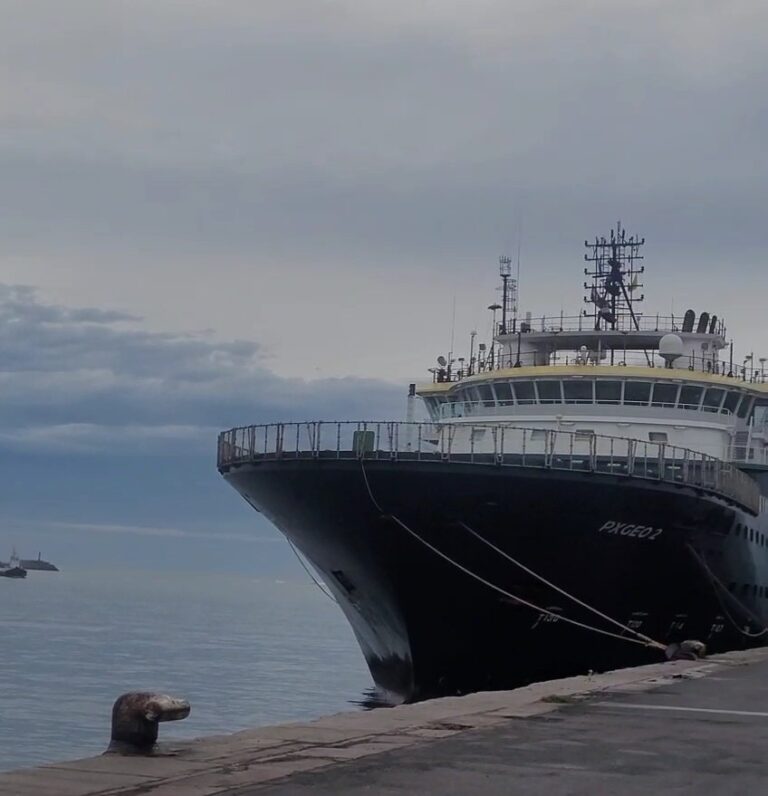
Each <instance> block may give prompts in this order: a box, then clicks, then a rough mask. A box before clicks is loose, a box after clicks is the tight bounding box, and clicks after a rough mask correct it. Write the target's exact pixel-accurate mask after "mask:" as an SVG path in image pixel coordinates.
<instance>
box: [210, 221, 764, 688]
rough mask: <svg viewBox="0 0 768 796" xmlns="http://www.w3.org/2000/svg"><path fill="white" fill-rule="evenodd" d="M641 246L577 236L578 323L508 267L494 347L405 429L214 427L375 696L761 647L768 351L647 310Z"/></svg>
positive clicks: (702, 319) (440, 388)
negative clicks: (353, 648)
mask: <svg viewBox="0 0 768 796" xmlns="http://www.w3.org/2000/svg"><path fill="white" fill-rule="evenodd" d="M644 244H645V239H644V238H640V237H638V236H636V235H629V234H628V233H627V231H626V230H625V229H623V228H622V227H621V225H617V226H616V227H615V228H614V229H612V230H611V232H610V234H609V235H608V236H598V237H595V238H594V239H592V240H591V241H586V242H585V246H586V251H585V253H584V261H585V262H584V263H582V267H583V268H584V296H583V302H584V303H582V305H581V308H580V311H579V312H577V313H576V314H573V315H565V314H564V313H563V312H560V313H559V314H556V315H554V316H546V315H545V316H542V317H536V318H534V317H533V316H532V313H530V312H526V313H525V314H522V313H520V312H519V311H518V284H519V282H518V280H519V262H518V264H517V268H518V270H517V271H516V272H515V273H513V266H512V261H511V259H510V258H509V257H502V258H500V260H499V275H500V284H499V288H498V289H499V291H500V292H499V294H497V297H496V301H494V303H493V304H491V305H490V306H489V310H491V312H492V313H493V317H492V318H489V323H490V322H492V333H491V334H490V335H489V338H488V341H487V343H480V344H478V345H477V346H476V345H475V343H476V334H475V333H472V334H471V335H470V336H469V340H468V348H469V350H468V355H467V356H463V357H459V356H456V355H455V354H454V353H453V352H446V353H445V354H444V355H441V356H439V357H438V358H437V360H436V363H435V366H434V367H431V368H429V369H428V371H427V372H429V373H430V376H429V378H428V379H427V380H425V383H424V384H421V385H416V384H411V385H409V390H408V398H407V407H408V408H407V411H406V415H405V420H404V421H376V420H371V421H339V422H336V421H334V422H327V421H313V422H305V423H279V422H278V423H271V424H262V425H250V426H243V427H238V428H233V429H229V430H227V431H224V432H222V433H221V434H220V435H219V438H218V470H219V472H220V473H221V475H222V476H223V477H224V479H225V480H226V481H227V483H229V484H230V485H231V486H232V487H234V489H235V490H236V491H237V492H238V493H239V494H240V495H241V496H242V497H243V498H244V499H245V500H246V501H247V502H248V503H249V504H250V505H251V506H252V507H253V508H254V509H256V510H257V511H259V512H261V513H262V514H263V515H264V517H266V518H267V519H268V520H269V521H270V522H271V523H273V524H274V525H275V526H276V527H277V528H278V529H279V530H280V531H281V532H282V533H283V534H284V535H285V536H286V537H287V539H288V540H289V541H290V543H291V545H293V546H294V547H295V548H296V549H297V550H298V551H300V553H301V555H302V556H303V558H304V559H305V561H306V562H308V564H309V565H310V566H311V567H312V568H313V569H314V570H315V572H316V573H317V575H318V576H319V580H322V582H323V583H324V584H325V585H326V586H327V588H328V590H329V593H330V595H332V596H333V598H334V599H335V600H336V602H337V603H338V605H339V607H340V609H341V610H342V611H343V613H344V615H345V616H346V618H347V619H348V621H349V623H350V625H351V627H352V629H353V631H354V634H355V636H356V638H357V641H358V643H359V646H360V648H361V650H362V652H363V654H364V656H365V659H366V661H367V664H368V667H369V669H370V672H371V675H372V677H373V679H374V681H375V683H376V685H377V688H378V690H379V691H380V692H381V694H383V695H386V697H387V698H388V699H391V700H392V701H395V702H409V701H416V700H421V699H425V698H430V697H435V696H442V695H451V694H465V693H469V692H475V691H480V690H489V689H506V688H513V687H517V686H520V685H523V684H526V683H530V682H533V681H539V680H544V679H550V678H555V677H563V676H569V675H575V674H584V673H587V672H590V671H605V670H611V669H615V668H620V667H624V666H631V665H638V664H643V663H652V662H658V661H663V660H665V659H667V658H668V657H669V656H670V654H672V653H671V651H674V650H679V649H681V647H680V645H681V644H684V643H685V642H686V641H688V640H697V641H699V642H701V643H702V644H704V645H706V649H707V650H708V651H709V652H719V651H724V650H729V649H736V648H744V647H751V646H757V645H762V644H764V643H765V641H766V639H767V638H768V627H767V624H768V519H767V517H768V514H767V513H766V496H767V494H768V424H767V422H766V421H767V420H768V414H767V413H766V408H768V385H766V379H765V363H766V360H765V359H759V360H755V356H754V354H748V355H747V356H745V357H736V355H735V353H734V345H733V342H732V341H731V340H730V338H729V336H728V333H727V328H726V325H725V322H724V321H723V319H722V318H719V317H718V316H716V315H711V314H710V313H709V312H705V311H701V312H697V311H695V310H693V309H690V310H687V311H685V312H683V313H680V314H679V315H675V314H670V315H657V314H649V313H647V312H644V311H643V307H644V303H643V302H644V299H645V296H644V293H643V284H644V279H645V278H646V277H645V264H644V262H643V261H644V251H645V250H644V248H643V246H644ZM580 281H581V280H580ZM418 401H421V402H422V406H423V411H424V414H423V419H422V420H418V419H417V416H416V404H417V402H418ZM318 582H319V581H318Z"/></svg>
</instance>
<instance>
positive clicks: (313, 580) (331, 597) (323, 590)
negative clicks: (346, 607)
mask: <svg viewBox="0 0 768 796" xmlns="http://www.w3.org/2000/svg"><path fill="white" fill-rule="evenodd" d="M285 540H286V542H288V546H289V547H290V548H291V550H293V554H294V555H295V556H296V559H297V561H298V562H299V564H301V566H302V567H303V568H304V571H305V572H306V573H307V575H309V577H310V578H311V579H312V583H314V584H315V586H317V588H318V589H320V591H321V592H322V593H323V594H324V595H325V596H326V597H327V598H328V599H329V600H333V602H335V603H338V600H337V599H336V598H335V597H334V596H333V595H332V594H331V593H330V591H326V590H325V588H323V585H322V584H321V583H320V581H319V580H318V579H317V578H316V577H315V576H314V574H313V573H312V571H311V570H310V569H309V567H308V566H307V565H306V564H305V563H304V559H303V558H302V557H301V556H300V555H299V551H298V550H297V549H296V547H295V546H294V544H293V542H292V541H291V540H290V539H289V538H288V537H287V536H286V537H285Z"/></svg>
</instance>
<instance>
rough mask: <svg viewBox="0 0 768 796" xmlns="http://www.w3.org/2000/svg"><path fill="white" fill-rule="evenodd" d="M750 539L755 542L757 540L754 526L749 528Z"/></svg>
mask: <svg viewBox="0 0 768 796" xmlns="http://www.w3.org/2000/svg"><path fill="white" fill-rule="evenodd" d="M749 541H750V542H754V541H755V529H754V528H750V529H749Z"/></svg>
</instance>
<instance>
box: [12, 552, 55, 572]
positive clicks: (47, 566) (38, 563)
mask: <svg viewBox="0 0 768 796" xmlns="http://www.w3.org/2000/svg"><path fill="white" fill-rule="evenodd" d="M21 566H22V567H24V569H26V570H39V571H41V572H58V571H59V568H58V567H57V566H56V565H55V564H52V563H51V562H50V561H45V560H44V559H43V558H42V553H38V554H37V558H22V559H21Z"/></svg>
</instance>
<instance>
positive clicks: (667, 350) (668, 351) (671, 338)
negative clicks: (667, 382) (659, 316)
mask: <svg viewBox="0 0 768 796" xmlns="http://www.w3.org/2000/svg"><path fill="white" fill-rule="evenodd" d="M683 351H684V344H683V338H682V337H680V336H679V335H676V334H665V335H664V337H662V338H661V340H659V356H660V357H661V358H662V359H663V360H664V361H665V362H666V363H667V367H668V368H671V367H672V363H673V362H674V361H675V360H676V359H680V357H681V356H682V355H683Z"/></svg>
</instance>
